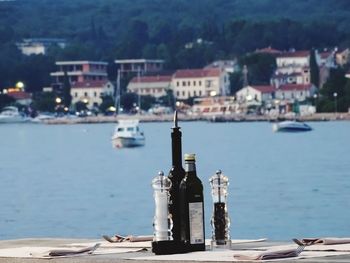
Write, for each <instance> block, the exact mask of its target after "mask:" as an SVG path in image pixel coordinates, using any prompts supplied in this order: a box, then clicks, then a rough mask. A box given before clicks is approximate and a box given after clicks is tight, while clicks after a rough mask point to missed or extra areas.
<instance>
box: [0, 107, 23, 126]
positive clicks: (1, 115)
mask: <svg viewBox="0 0 350 263" xmlns="http://www.w3.org/2000/svg"><path fill="white" fill-rule="evenodd" d="M26 121H29V118H28V117H25V116H24V115H23V114H21V113H20V112H19V110H18V108H17V107H13V106H7V107H4V108H3V109H2V111H1V112H0V123H18V122H26Z"/></svg>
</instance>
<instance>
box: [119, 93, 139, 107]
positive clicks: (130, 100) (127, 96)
mask: <svg viewBox="0 0 350 263" xmlns="http://www.w3.org/2000/svg"><path fill="white" fill-rule="evenodd" d="M137 102H138V96H137V94H136V93H133V92H128V93H124V94H123V95H122V96H121V98H120V104H121V106H122V108H123V109H124V112H130V111H131V110H133V109H134V108H135V105H137Z"/></svg>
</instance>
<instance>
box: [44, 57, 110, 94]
mask: <svg viewBox="0 0 350 263" xmlns="http://www.w3.org/2000/svg"><path fill="white" fill-rule="evenodd" d="M107 65H108V63H107V62H101V61H57V62H56V66H57V71H56V72H52V73H50V75H51V77H52V78H53V79H54V83H53V84H52V85H53V86H54V88H55V89H60V88H61V87H62V84H63V82H64V75H65V72H67V76H68V78H69V81H70V83H71V84H74V83H76V82H85V81H107Z"/></svg>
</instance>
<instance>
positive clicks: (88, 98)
mask: <svg viewBox="0 0 350 263" xmlns="http://www.w3.org/2000/svg"><path fill="white" fill-rule="evenodd" d="M113 93H114V86H113V84H112V83H111V82H110V81H107V80H95V81H80V82H75V83H73V84H72V87H71V96H72V104H75V103H77V102H78V101H81V102H84V103H85V104H86V105H87V106H88V107H89V108H91V107H93V106H97V105H100V104H101V103H102V96H113Z"/></svg>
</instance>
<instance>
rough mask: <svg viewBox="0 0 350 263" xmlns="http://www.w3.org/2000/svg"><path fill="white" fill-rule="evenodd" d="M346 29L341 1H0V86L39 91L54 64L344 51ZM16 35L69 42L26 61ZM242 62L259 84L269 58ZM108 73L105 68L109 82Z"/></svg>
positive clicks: (192, 63)
mask: <svg viewBox="0 0 350 263" xmlns="http://www.w3.org/2000/svg"><path fill="white" fill-rule="evenodd" d="M349 24H350V1H348V0H324V1H319V0H308V1H305V0H295V1H290V0H279V1H275V0H259V1H256V0H230V1H228V0H191V1H188V0H169V1H163V0H135V1H125V0H108V1H105V0H74V1H71V0H59V1H55V0H15V1H0V72H1V74H0V89H2V88H5V87H9V86H13V85H14V83H16V82H17V81H18V80H21V81H23V82H24V83H25V84H26V89H27V90H28V91H39V90H41V89H42V87H43V86H47V85H49V84H50V82H51V80H50V76H49V72H51V71H53V70H54V68H55V66H54V61H55V60H85V59H91V60H104V61H109V62H111V64H112V62H113V61H114V60H115V59H122V58H141V57H143V58H159V59H164V60H165V62H166V68H167V69H177V68H198V67H202V66H204V65H205V64H207V63H209V62H211V61H213V60H214V59H230V58H234V57H237V56H241V55H243V54H245V53H247V52H251V51H254V50H255V49H257V48H263V47H266V46H272V47H274V48H277V49H281V50H288V49H290V48H295V49H307V50H311V49H312V48H326V47H334V46H340V47H345V46H350V31H349V27H348V25H349ZM23 38H64V39H66V40H67V41H68V43H69V45H68V46H67V47H66V48H65V49H60V48H58V47H53V48H51V49H50V50H49V52H48V54H47V55H46V56H41V55H39V56H29V57H28V56H23V55H21V54H20V52H19V51H18V49H17V48H16V45H15V44H16V43H17V42H19V41H21V40H22V39H23ZM244 59H248V60H249V59H250V62H252V60H254V59H255V61H253V62H252V64H254V67H251V69H250V73H249V77H250V81H251V82H254V83H266V81H267V79H266V78H267V76H268V75H267V74H268V73H269V72H270V71H271V63H270V62H271V61H270V59H269V58H267V60H266V61H265V60H261V59H260V58H254V57H253V58H247V57H244V58H242V59H241V61H240V62H242V61H243V60H244ZM256 59H258V61H256ZM248 62H249V61H248ZM242 63H244V62H242ZM264 64H267V65H268V67H267V68H263V67H262V66H263V65H264ZM272 66H273V65H272ZM262 70H264V71H265V72H260V71H262ZM114 72H115V71H114V70H113V66H112V65H111V67H110V70H109V73H110V74H109V76H110V78H111V79H112V80H115V73H114ZM256 72H258V73H259V72H260V73H261V74H260V75H259V76H258V77H257V75H256V74H255V73H256ZM232 78H233V79H235V81H236V82H237V83H239V81H241V80H239V78H240V77H239V76H232ZM124 87H125V85H124ZM234 89H236V87H233V88H232V90H234Z"/></svg>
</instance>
